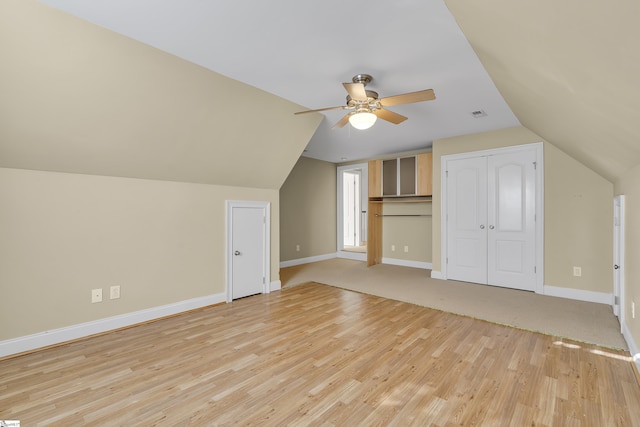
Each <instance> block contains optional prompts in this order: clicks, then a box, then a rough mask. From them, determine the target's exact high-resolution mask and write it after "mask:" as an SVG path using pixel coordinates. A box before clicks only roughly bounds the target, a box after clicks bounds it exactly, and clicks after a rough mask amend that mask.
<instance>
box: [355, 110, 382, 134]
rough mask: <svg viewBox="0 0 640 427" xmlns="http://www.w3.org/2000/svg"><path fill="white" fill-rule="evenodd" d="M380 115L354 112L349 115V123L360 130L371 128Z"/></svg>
mask: <svg viewBox="0 0 640 427" xmlns="http://www.w3.org/2000/svg"><path fill="white" fill-rule="evenodd" d="M377 118H378V117H377V116H376V115H375V114H373V113H369V112H362V113H353V114H352V115H350V116H349V123H351V126H353V127H354V128H356V129H358V130H365V129H369V128H370V127H371V126H373V124H374V123H375V122H376V119H377Z"/></svg>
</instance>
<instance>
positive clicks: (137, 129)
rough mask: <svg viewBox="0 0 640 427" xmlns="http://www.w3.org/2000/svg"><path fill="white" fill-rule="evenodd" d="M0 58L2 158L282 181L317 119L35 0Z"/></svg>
mask: <svg viewBox="0 0 640 427" xmlns="http://www.w3.org/2000/svg"><path fill="white" fill-rule="evenodd" d="M0 58H1V60H0V76H1V78H0V167H9V168H22V169H37V170H44V171H57V172H71V173H84V174H97V175H109V176H120V177H131V178H145V179H158V180H171V181H184V182H194V183H206V184H218V185H230V186H243V187H256V188H272V189H279V188H280V186H281V185H282V183H283V182H284V180H285V179H286V177H287V175H288V174H289V171H290V170H291V168H292V167H293V165H294V164H295V162H296V160H297V159H298V157H299V156H300V154H301V153H302V151H303V149H304V147H305V146H306V145H307V143H308V141H309V139H310V138H311V136H312V135H313V133H314V132H315V129H316V128H317V126H318V124H319V123H320V121H321V119H322V117H321V116H319V115H308V116H306V117H302V118H299V117H294V115H293V112H295V111H298V110H300V109H301V108H302V107H301V106H300V105H297V104H294V103H292V102H290V101H287V100H284V99H282V98H280V97H277V96H275V95H272V94H269V93H267V92H264V91H262V90H259V89H256V88H254V87H251V86H248V85H246V84H244V83H241V82H238V81H235V80H232V79H229V78H227V77H224V76H221V75H219V74H217V73H215V72H212V71H210V70H207V69H205V68H203V67H200V66H198V65H195V64H193V63H190V62H187V61H184V60H182V59H179V58H177V57H175V56H172V55H170V54H167V53H165V52H161V51H159V50H157V49H155V48H152V47H149V46H147V45H144V44H142V43H139V42H136V41H133V40H131V39H128V38H126V37H124V36H121V35H118V34H116V33H114V32H111V31H108V30H105V29H103V28H100V27H98V26H96V25H93V24H90V23H88V22H85V21H82V20H80V19H78V18H74V17H72V16H70V15H67V14H64V13H62V12H59V11H57V10H54V9H52V8H50V7H48V6H45V5H43V4H41V3H39V2H36V1H33V0H15V1H14V0H9V1H2V2H0Z"/></svg>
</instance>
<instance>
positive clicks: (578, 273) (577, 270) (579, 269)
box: [573, 267, 582, 277]
mask: <svg viewBox="0 0 640 427" xmlns="http://www.w3.org/2000/svg"><path fill="white" fill-rule="evenodd" d="M573 275H574V276H575V277H582V267H573Z"/></svg>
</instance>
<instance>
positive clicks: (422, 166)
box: [417, 153, 433, 196]
mask: <svg viewBox="0 0 640 427" xmlns="http://www.w3.org/2000/svg"><path fill="white" fill-rule="evenodd" d="M417 162H418V191H417V195H418V196H431V195H433V184H432V183H433V154H432V153H422V154H418V156H417Z"/></svg>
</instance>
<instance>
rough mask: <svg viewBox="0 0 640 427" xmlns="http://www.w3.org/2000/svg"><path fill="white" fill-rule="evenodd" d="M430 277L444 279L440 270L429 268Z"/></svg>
mask: <svg viewBox="0 0 640 427" xmlns="http://www.w3.org/2000/svg"><path fill="white" fill-rule="evenodd" d="M431 278H432V279H440V280H445V278H444V274H442V271H435V270H431Z"/></svg>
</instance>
